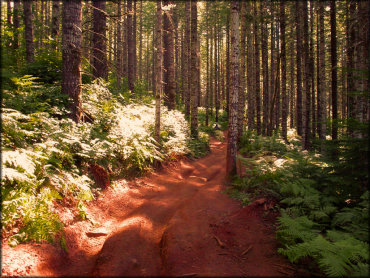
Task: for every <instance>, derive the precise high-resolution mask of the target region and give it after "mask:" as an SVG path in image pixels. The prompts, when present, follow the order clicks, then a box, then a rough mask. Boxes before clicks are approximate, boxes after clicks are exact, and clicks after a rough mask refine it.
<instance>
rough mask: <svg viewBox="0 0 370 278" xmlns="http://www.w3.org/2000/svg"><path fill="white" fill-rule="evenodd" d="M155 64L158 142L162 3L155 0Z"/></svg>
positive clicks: (157, 135)
mask: <svg viewBox="0 0 370 278" xmlns="http://www.w3.org/2000/svg"><path fill="white" fill-rule="evenodd" d="M155 30H156V32H155V49H156V52H155V60H156V61H155V65H156V75H155V76H156V78H155V83H154V88H155V90H154V91H155V127H154V139H155V140H156V141H157V142H158V143H160V138H161V137H160V131H161V96H162V3H161V0H157V21H156V26H155Z"/></svg>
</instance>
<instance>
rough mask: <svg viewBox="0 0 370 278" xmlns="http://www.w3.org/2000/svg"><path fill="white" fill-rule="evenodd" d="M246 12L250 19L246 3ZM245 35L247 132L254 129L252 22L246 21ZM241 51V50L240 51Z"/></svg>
mask: <svg viewBox="0 0 370 278" xmlns="http://www.w3.org/2000/svg"><path fill="white" fill-rule="evenodd" d="M246 5H247V8H246V10H248V11H249V12H248V15H249V16H250V17H251V15H252V12H251V9H252V3H251V2H247V3H246ZM246 28H247V29H246V35H247V65H248V66H247V93H248V94H247V102H248V109H247V115H248V116H247V118H248V130H253V129H254V128H255V123H254V111H255V105H254V98H255V90H254V87H255V83H254V78H255V74H254V67H255V63H254V62H253V55H254V54H253V37H252V21H251V20H248V21H247V25H246ZM242 51H243V49H242Z"/></svg>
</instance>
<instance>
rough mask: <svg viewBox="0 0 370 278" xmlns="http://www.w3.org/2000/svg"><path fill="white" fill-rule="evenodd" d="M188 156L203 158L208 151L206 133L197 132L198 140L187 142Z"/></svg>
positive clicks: (207, 136)
mask: <svg viewBox="0 0 370 278" xmlns="http://www.w3.org/2000/svg"><path fill="white" fill-rule="evenodd" d="M188 148H189V154H188V155H189V156H190V157H192V158H198V157H202V156H205V155H206V154H207V153H208V152H209V151H210V148H209V135H208V134H207V133H203V132H199V136H198V139H191V140H189V141H188Z"/></svg>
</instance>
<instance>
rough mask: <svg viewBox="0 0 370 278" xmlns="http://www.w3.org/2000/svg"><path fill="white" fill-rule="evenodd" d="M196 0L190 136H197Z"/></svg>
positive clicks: (192, 6)
mask: <svg viewBox="0 0 370 278" xmlns="http://www.w3.org/2000/svg"><path fill="white" fill-rule="evenodd" d="M197 40H198V32H197V1H196V0H192V1H191V42H190V50H191V60H190V61H191V84H190V85H191V102H190V106H191V121H190V133H191V136H192V138H198V107H197V104H198V99H197V97H198V68H197V48H198V42H197Z"/></svg>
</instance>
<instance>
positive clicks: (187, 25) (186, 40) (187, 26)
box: [183, 1, 191, 119]
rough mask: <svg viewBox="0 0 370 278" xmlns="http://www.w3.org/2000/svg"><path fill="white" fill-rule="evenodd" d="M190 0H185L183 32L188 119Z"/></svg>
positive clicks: (187, 112)
mask: <svg viewBox="0 0 370 278" xmlns="http://www.w3.org/2000/svg"><path fill="white" fill-rule="evenodd" d="M190 11H191V8H190V1H185V34H184V76H183V82H184V99H185V117H186V118H187V119H190V82H189V81H190Z"/></svg>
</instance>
